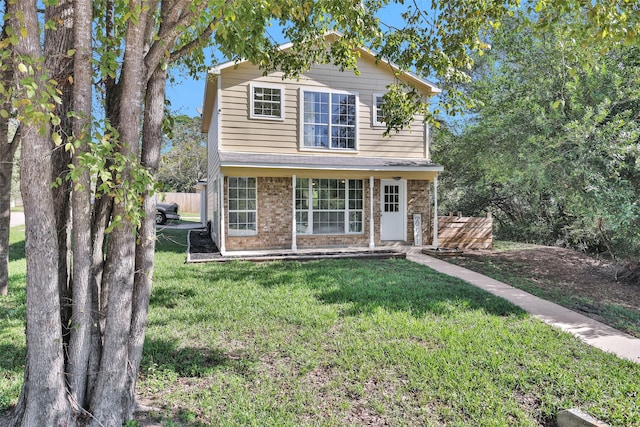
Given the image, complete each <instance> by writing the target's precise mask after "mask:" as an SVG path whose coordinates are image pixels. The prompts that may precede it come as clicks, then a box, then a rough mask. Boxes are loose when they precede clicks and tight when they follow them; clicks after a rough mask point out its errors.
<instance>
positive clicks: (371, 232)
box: [369, 176, 376, 249]
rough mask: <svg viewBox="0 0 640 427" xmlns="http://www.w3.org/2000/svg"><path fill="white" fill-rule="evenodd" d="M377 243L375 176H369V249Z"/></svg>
mask: <svg viewBox="0 0 640 427" xmlns="http://www.w3.org/2000/svg"><path fill="white" fill-rule="evenodd" d="M375 245H376V244H375V222H374V217H373V176H369V249H373V248H374V247H375Z"/></svg>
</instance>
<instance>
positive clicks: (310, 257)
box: [186, 229, 432, 263]
mask: <svg viewBox="0 0 640 427" xmlns="http://www.w3.org/2000/svg"><path fill="white" fill-rule="evenodd" d="M187 240H188V247H187V260H186V262H187V263H203V262H229V261H254V262H265V261H278V260H285V261H314V260H319V259H328V258H359V259H380V258H406V257H407V253H419V252H420V251H421V250H422V249H423V248H432V246H412V245H409V244H402V243H398V242H394V243H388V244H385V245H381V246H376V247H374V248H369V247H366V246H347V247H322V248H307V249H297V250H292V249H267V250H248V251H233V252H225V253H224V254H223V253H221V252H220V250H219V249H218V248H217V247H216V245H215V243H213V241H212V240H211V237H210V236H209V234H208V233H207V231H206V230H204V229H194V230H189V234H188V237H187Z"/></svg>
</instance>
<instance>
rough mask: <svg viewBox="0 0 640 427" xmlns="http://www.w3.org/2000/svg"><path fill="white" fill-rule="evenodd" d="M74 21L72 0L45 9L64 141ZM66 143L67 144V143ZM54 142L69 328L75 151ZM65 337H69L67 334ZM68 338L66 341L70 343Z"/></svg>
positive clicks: (68, 130)
mask: <svg viewBox="0 0 640 427" xmlns="http://www.w3.org/2000/svg"><path fill="white" fill-rule="evenodd" d="M73 19H74V10H73V2H72V0H58V2H57V3H56V4H55V5H53V6H49V7H47V8H46V9H45V20H46V21H52V22H55V23H56V27H55V29H48V30H45V32H44V53H45V54H44V58H45V61H44V66H45V69H46V70H47V73H48V75H49V77H51V78H52V79H54V80H55V81H56V82H57V83H58V84H57V86H56V87H57V89H58V90H59V91H60V92H59V96H60V99H61V100H62V102H60V103H59V104H56V107H55V110H54V114H55V115H56V116H57V117H58V118H59V119H60V124H59V125H57V126H52V129H51V132H58V133H59V134H60V135H61V136H62V137H63V138H64V137H65V136H66V135H71V134H72V127H71V118H70V116H69V114H68V113H69V112H71V111H72V110H73V90H72V86H71V83H70V82H71V80H70V77H71V76H72V75H73V58H72V57H70V56H69V55H67V52H68V51H70V50H71V49H73V46H74V41H73ZM64 142H66V141H64V140H63V144H64ZM50 143H51V149H52V154H51V165H52V169H51V182H57V183H58V185H57V186H55V187H53V189H52V191H53V211H54V212H55V220H56V228H55V230H56V234H57V238H58V284H59V286H60V306H61V309H62V313H61V315H62V325H63V327H65V328H66V327H68V325H69V318H70V316H71V290H70V287H69V278H70V274H69V272H70V268H71V252H70V249H71V242H70V233H69V232H70V228H71V222H70V220H71V217H70V214H71V203H70V200H71V199H70V196H71V185H72V183H71V181H70V180H67V179H66V176H67V174H68V172H69V164H70V163H71V152H70V151H67V150H65V149H64V147H63V146H56V145H55V144H54V143H53V142H50ZM64 336H65V338H66V339H67V338H68V337H69V334H68V331H65V334H64ZM66 339H65V341H66Z"/></svg>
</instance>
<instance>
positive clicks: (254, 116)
mask: <svg viewBox="0 0 640 427" xmlns="http://www.w3.org/2000/svg"><path fill="white" fill-rule="evenodd" d="M256 88H265V89H280V117H274V116H262V115H259V114H254V113H253V111H254V110H253V107H254V101H255V98H254V96H253V93H254V90H255V89H256ZM284 107H285V87H284V85H278V84H273V83H262V82H251V83H249V118H250V119H253V120H273V121H279V122H281V121H284Z"/></svg>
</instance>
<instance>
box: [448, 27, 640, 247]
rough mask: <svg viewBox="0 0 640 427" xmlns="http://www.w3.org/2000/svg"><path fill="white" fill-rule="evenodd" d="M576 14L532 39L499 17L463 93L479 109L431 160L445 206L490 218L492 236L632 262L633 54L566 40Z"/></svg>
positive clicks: (638, 90) (531, 33)
mask: <svg viewBox="0 0 640 427" xmlns="http://www.w3.org/2000/svg"><path fill="white" fill-rule="evenodd" d="M572 19H577V18H575V17H566V18H565V22H562V23H560V22H558V23H556V24H554V25H551V26H547V27H546V29H547V32H546V33H545V34H540V33H539V32H537V31H536V30H535V28H534V27H533V26H531V25H529V22H528V21H527V19H526V16H524V15H518V16H516V17H515V18H514V19H509V20H504V21H503V23H502V28H501V29H500V30H497V31H495V33H494V34H492V45H493V49H492V51H491V52H489V53H488V54H487V55H484V56H483V57H482V58H479V60H478V62H477V63H476V67H475V69H474V70H473V75H474V82H473V83H472V84H471V85H469V86H468V88H466V90H468V94H469V95H470V96H472V97H474V98H476V99H477V100H478V104H477V105H478V107H477V108H476V109H475V110H473V116H472V118H471V119H470V120H469V121H468V122H467V125H466V127H465V128H464V129H463V130H462V131H461V132H460V133H459V135H457V138H449V139H443V144H442V145H441V146H440V147H438V150H439V151H438V152H437V153H436V157H437V158H439V159H441V161H442V162H444V163H445V165H446V167H447V169H448V172H447V178H446V179H443V187H444V191H446V189H447V188H449V189H451V190H452V191H453V190H454V189H455V194H456V196H457V199H456V200H457V202H456V203H455V204H456V206H455V208H454V209H456V210H464V211H465V212H469V213H472V214H477V213H479V212H480V211H483V210H491V211H493V212H494V214H495V215H494V216H495V218H496V220H497V221H498V224H499V229H498V230H499V233H500V235H502V236H503V237H506V238H513V239H518V240H529V241H531V240H533V241H538V242H542V243H551V244H565V245H571V246H574V247H579V248H583V249H589V250H598V251H600V250H608V251H609V252H611V253H612V254H616V253H619V254H625V255H627V256H629V255H633V254H635V253H638V251H639V250H640V246H639V245H638V244H637V243H636V244H629V243H630V242H638V241H639V240H638V239H637V237H638V235H637V229H638V228H637V227H638V221H639V220H640V210H639V209H638V207H637V203H636V200H637V199H638V196H640V194H639V193H638V187H637V185H635V184H634V183H636V182H638V181H637V179H638V173H639V172H640V169H638V166H637V159H638V136H639V133H638V129H639V128H638V120H637V119H638V115H639V114H640V109H639V108H638V107H639V104H638V101H637V100H638V98H639V95H640V86H639V85H638V81H639V80H638V76H639V72H640V68H639V67H638V66H639V62H638V49H637V48H636V47H635V46H629V47H624V46H620V47H616V48H609V49H602V47H601V46H600V45H599V44H594V45H591V46H584V45H583V44H582V43H579V42H576V40H574V39H572V38H571V37H570V36H569V35H568V33H567V31H566V28H571V21H569V22H567V21H566V20H572Z"/></svg>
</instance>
